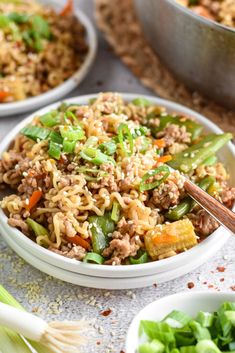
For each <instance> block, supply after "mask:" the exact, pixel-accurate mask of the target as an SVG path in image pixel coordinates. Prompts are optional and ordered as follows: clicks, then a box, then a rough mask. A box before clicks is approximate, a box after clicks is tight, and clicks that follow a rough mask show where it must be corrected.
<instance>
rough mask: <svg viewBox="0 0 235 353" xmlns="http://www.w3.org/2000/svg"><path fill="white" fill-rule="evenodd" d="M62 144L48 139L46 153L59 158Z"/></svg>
mask: <svg viewBox="0 0 235 353" xmlns="http://www.w3.org/2000/svg"><path fill="white" fill-rule="evenodd" d="M61 149H62V146H61V145H60V144H59V143H56V142H54V141H50V144H49V150H48V154H49V156H51V157H52V158H55V159H60V155H61Z"/></svg>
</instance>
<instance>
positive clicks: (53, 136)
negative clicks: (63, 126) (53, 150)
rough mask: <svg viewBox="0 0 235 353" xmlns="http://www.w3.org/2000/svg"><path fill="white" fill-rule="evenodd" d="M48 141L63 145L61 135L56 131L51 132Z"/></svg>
mask: <svg viewBox="0 0 235 353" xmlns="http://www.w3.org/2000/svg"><path fill="white" fill-rule="evenodd" d="M49 139H50V140H51V141H53V142H56V143H58V144H59V145H62V143H63V139H62V137H61V135H60V134H59V132H57V131H51V132H50V135H49Z"/></svg>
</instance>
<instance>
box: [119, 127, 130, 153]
mask: <svg viewBox="0 0 235 353" xmlns="http://www.w3.org/2000/svg"><path fill="white" fill-rule="evenodd" d="M125 138H126V139H127V140H128V142H129V145H130V149H129V151H128V150H127V147H126V144H125V143H124V140H125ZM118 140H119V143H120V147H121V150H122V152H123V154H124V155H125V156H131V155H132V153H133V150H134V141H133V137H132V134H131V132H130V129H129V127H128V126H127V124H123V123H121V124H120V125H119V126H118Z"/></svg>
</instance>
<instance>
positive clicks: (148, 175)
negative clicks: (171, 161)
mask: <svg viewBox="0 0 235 353" xmlns="http://www.w3.org/2000/svg"><path fill="white" fill-rule="evenodd" d="M162 172H163V173H164V174H163V176H162V177H161V179H158V180H155V181H153V182H150V183H146V181H147V180H148V179H149V178H152V177H153V176H154V175H156V174H159V173H162ZM169 175H170V169H169V168H168V167H167V166H166V165H162V166H160V167H158V168H156V169H154V170H150V171H149V172H147V173H146V174H145V175H144V176H143V178H142V180H141V183H140V186H139V189H140V191H141V192H143V191H146V190H152V189H155V188H156V187H158V186H159V185H161V184H162V183H163V182H164V181H165V180H166V179H167V178H168V176H169Z"/></svg>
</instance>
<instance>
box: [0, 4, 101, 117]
mask: <svg viewBox="0 0 235 353" xmlns="http://www.w3.org/2000/svg"><path fill="white" fill-rule="evenodd" d="M41 2H42V3H43V4H44V5H45V6H51V7H53V8H54V9H55V10H56V11H60V10H61V8H62V7H63V3H61V2H58V1H57V0H41ZM74 15H75V16H76V17H77V18H78V20H79V21H80V22H81V23H82V24H83V26H84V27H85V29H86V41H87V44H88V52H87V54H86V57H85V59H84V61H83V63H82V65H81V66H80V68H79V69H78V70H77V71H76V72H75V73H74V74H73V75H72V76H71V77H70V78H68V79H67V80H66V81H64V82H63V83H61V84H60V85H59V86H57V87H55V88H53V89H51V90H49V91H47V92H45V93H42V94H39V95H38V96H35V97H30V98H26V99H24V100H22V101H16V102H12V103H0V117H4V116H9V115H13V114H20V113H26V112H28V111H32V110H35V109H38V108H40V107H42V106H46V105H47V104H49V103H51V102H54V101H56V100H58V99H60V98H62V97H64V96H66V95H67V94H68V93H69V92H71V91H72V90H73V89H75V88H76V87H77V86H78V85H79V84H80V83H81V82H82V80H83V79H84V78H85V76H86V75H87V74H88V72H89V70H90V68H91V65H92V63H93V61H94V59H95V55H96V51H97V36H96V32H95V29H94V26H93V25H92V23H91V21H90V19H89V18H88V17H87V16H86V15H85V14H84V13H83V12H82V11H81V10H79V9H75V11H74Z"/></svg>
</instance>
